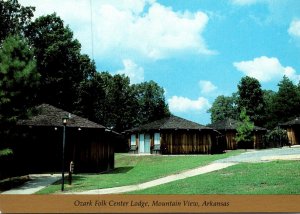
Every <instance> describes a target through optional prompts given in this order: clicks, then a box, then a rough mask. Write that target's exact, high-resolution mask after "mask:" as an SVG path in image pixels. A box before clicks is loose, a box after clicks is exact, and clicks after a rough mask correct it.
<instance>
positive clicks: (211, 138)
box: [125, 115, 222, 154]
mask: <svg viewBox="0 0 300 214" xmlns="http://www.w3.org/2000/svg"><path fill="white" fill-rule="evenodd" d="M125 133H126V135H127V136H128V145H129V147H130V152H132V153H137V154H211V153H217V152H222V151H220V150H222V149H221V146H220V145H219V144H218V142H217V140H216V136H217V135H218V132H217V131H215V130H213V129H212V128H209V127H206V126H203V125H200V124H198V123H195V122H192V121H189V120H186V119H183V118H180V117H177V116H173V115H172V116H170V117H166V118H163V119H161V120H157V121H154V122H151V123H148V124H144V125H141V126H139V127H136V128H133V129H130V130H127V131H125Z"/></svg>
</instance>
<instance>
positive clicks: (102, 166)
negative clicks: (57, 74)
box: [16, 104, 118, 173]
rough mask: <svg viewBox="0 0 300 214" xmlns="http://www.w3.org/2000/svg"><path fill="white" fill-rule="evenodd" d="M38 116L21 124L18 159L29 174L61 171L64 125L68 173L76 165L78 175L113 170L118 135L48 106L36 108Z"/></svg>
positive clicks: (43, 105)
mask: <svg viewBox="0 0 300 214" xmlns="http://www.w3.org/2000/svg"><path fill="white" fill-rule="evenodd" d="M37 111H38V113H37V115H35V116H33V117H31V118H29V119H28V120H21V121H19V122H18V129H19V131H20V132H21V133H23V135H22V136H23V137H22V139H20V141H21V142H22V143H19V145H17V147H16V148H17V151H19V152H18V154H17V155H19V156H18V158H19V160H20V161H22V162H23V163H24V164H25V165H26V167H27V168H28V171H29V173H34V172H55V171H60V170H61V164H62V141H63V122H62V118H64V117H66V115H69V116H70V118H69V119H68V120H67V123H66V129H65V134H66V135H65V136H66V137H65V169H68V168H69V164H70V162H71V161H73V162H74V165H75V169H74V170H75V172H103V171H108V170H112V169H113V168H114V141H115V139H116V136H117V135H118V133H115V132H112V131H110V130H108V129H107V128H106V127H104V126H102V125H100V124H97V123H94V122H92V121H89V120H87V119H85V118H82V117H79V116H77V115H75V114H70V113H69V112H66V111H64V110H62V109H59V108H56V107H54V106H51V105H48V104H42V105H40V106H38V107H37Z"/></svg>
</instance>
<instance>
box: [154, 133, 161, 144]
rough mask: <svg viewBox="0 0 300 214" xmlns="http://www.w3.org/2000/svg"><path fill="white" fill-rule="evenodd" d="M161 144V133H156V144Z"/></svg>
mask: <svg viewBox="0 0 300 214" xmlns="http://www.w3.org/2000/svg"><path fill="white" fill-rule="evenodd" d="M159 144H160V134H159V133H154V145H159Z"/></svg>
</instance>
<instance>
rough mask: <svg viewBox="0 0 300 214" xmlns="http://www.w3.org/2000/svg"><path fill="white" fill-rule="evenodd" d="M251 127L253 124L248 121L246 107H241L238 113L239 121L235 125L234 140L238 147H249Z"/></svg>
mask: <svg viewBox="0 0 300 214" xmlns="http://www.w3.org/2000/svg"><path fill="white" fill-rule="evenodd" d="M253 129H254V124H253V123H252V122H251V121H250V117H249V116H248V115H247V111H246V108H243V109H242V111H241V113H240V122H239V124H238V127H237V134H236V137H235V140H236V142H237V143H238V145H239V147H240V148H245V149H247V148H251V147H252V146H251V145H252V144H253V134H252V133H253Z"/></svg>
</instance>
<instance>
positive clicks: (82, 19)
mask: <svg viewBox="0 0 300 214" xmlns="http://www.w3.org/2000/svg"><path fill="white" fill-rule="evenodd" d="M89 2H90V1H86V0H77V1H74V0H64V1H61V0H43V1H36V0H20V3H21V4H24V5H33V6H36V9H37V13H36V14H37V15H43V14H49V13H52V12H54V11H55V12H57V14H58V15H59V16H61V17H62V19H64V20H65V22H66V24H69V25H70V27H71V28H72V30H73V31H74V34H75V36H76V37H77V38H78V39H79V41H80V42H81V43H82V45H83V49H84V50H85V51H86V52H88V49H90V47H91V30H90V26H91V14H90V12H91V9H90V5H89ZM92 5H93V9H92V11H93V37H94V53H95V56H96V57H99V58H100V57H101V58H103V57H107V58H111V57H112V56H117V57H119V59H124V58H130V57H131V56H133V55H134V56H136V57H137V56H140V57H144V58H149V59H154V60H155V59H162V58H168V57H170V56H172V55H173V54H177V53H181V52H183V51H190V52H193V53H197V54H204V55H211V54H215V52H214V51H212V50H209V49H208V48H207V46H206V43H205V41H204V39H203V37H202V33H203V31H204V29H205V27H206V25H207V22H208V19H209V18H208V16H207V14H205V13H204V12H201V11H198V12H189V11H185V12H181V11H174V10H173V9H172V8H170V7H166V6H164V5H162V4H159V3H157V2H155V0H101V1H92ZM79 8H80V9H79ZM87 47H88V48H87Z"/></svg>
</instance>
